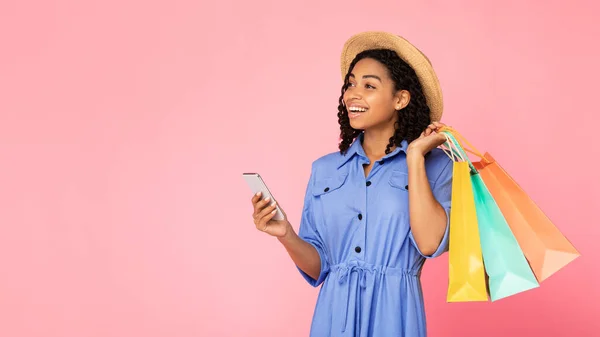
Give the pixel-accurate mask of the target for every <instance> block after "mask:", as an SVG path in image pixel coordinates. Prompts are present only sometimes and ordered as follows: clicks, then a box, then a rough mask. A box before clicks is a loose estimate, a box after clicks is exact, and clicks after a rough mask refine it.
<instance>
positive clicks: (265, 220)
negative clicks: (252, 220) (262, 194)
mask: <svg viewBox="0 0 600 337" xmlns="http://www.w3.org/2000/svg"><path fill="white" fill-rule="evenodd" d="M275 213H277V212H276V210H272V211H271V212H269V213H267V214H265V216H263V217H261V218H260V220H259V221H258V223H257V224H256V228H257V229H259V230H261V231H263V232H266V231H267V229H268V227H269V221H271V219H273V217H274V216H275Z"/></svg>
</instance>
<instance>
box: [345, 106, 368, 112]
mask: <svg viewBox="0 0 600 337" xmlns="http://www.w3.org/2000/svg"><path fill="white" fill-rule="evenodd" d="M367 110H368V108H365V107H361V106H349V107H348V112H357V113H358V112H365V111H367Z"/></svg>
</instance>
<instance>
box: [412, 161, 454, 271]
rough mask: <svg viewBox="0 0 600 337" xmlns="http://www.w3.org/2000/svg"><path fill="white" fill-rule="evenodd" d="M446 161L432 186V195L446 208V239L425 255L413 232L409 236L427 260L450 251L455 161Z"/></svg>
mask: <svg viewBox="0 0 600 337" xmlns="http://www.w3.org/2000/svg"><path fill="white" fill-rule="evenodd" d="M446 159H447V161H445V163H444V164H442V165H444V168H443V169H442V170H441V172H440V174H439V175H438V177H437V179H436V180H435V183H434V184H433V186H432V193H433V196H434V198H435V199H436V200H437V201H438V202H439V203H440V205H441V206H442V207H443V208H444V211H445V212H446V230H445V231H444V237H443V238H442V241H441V242H440V245H439V246H438V248H437V249H436V251H435V252H434V253H433V254H432V255H425V254H423V253H422V252H421V251H420V250H419V247H418V246H417V243H416V241H415V239H414V237H413V235H412V232H410V234H409V236H410V240H411V241H412V243H413V245H414V246H415V247H416V249H417V251H418V252H419V254H421V256H423V257H424V258H427V259H429V258H434V257H438V256H440V255H442V254H443V253H445V252H446V251H448V242H449V238H450V236H449V234H450V206H451V204H452V171H453V161H452V160H450V159H449V158H446Z"/></svg>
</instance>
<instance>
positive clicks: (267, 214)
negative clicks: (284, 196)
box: [252, 192, 293, 238]
mask: <svg viewBox="0 0 600 337" xmlns="http://www.w3.org/2000/svg"><path fill="white" fill-rule="evenodd" d="M261 197H262V194H261V193H260V192H259V193H258V194H256V195H254V196H253V197H252V206H253V207H254V213H253V214H252V218H254V225H255V226H256V229H258V230H260V231H262V232H265V233H267V234H269V235H272V236H275V237H279V238H281V237H284V236H286V235H287V234H289V232H290V231H293V229H292V225H291V224H290V223H289V221H288V220H287V216H286V215H285V212H284V211H283V209H281V207H280V209H281V212H282V213H283V220H273V217H274V216H275V209H276V207H275V206H276V203H275V202H273V201H272V200H270V198H266V199H262V200H261Z"/></svg>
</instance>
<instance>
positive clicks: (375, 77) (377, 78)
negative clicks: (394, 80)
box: [350, 73, 383, 82]
mask: <svg viewBox="0 0 600 337" xmlns="http://www.w3.org/2000/svg"><path fill="white" fill-rule="evenodd" d="M350 77H352V78H356V77H355V76H354V74H352V73H350ZM363 78H374V79H376V80H379V82H383V81H382V80H381V78H379V76H377V75H364V76H363Z"/></svg>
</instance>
